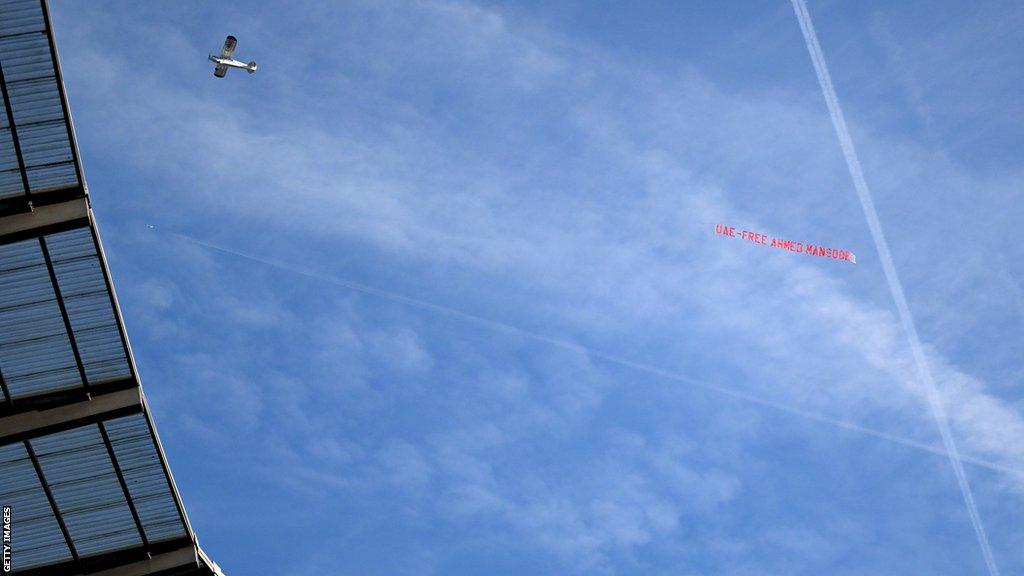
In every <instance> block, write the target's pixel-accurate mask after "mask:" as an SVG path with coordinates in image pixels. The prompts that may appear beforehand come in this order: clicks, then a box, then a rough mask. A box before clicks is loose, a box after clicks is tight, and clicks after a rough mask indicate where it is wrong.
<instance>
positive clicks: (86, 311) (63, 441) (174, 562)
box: [0, 0, 220, 576]
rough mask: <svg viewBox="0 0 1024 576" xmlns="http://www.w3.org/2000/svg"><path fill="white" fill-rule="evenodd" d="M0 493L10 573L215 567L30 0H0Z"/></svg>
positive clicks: (42, 6)
mask: <svg viewBox="0 0 1024 576" xmlns="http://www.w3.org/2000/svg"><path fill="white" fill-rule="evenodd" d="M0 91H2V93H3V99H2V102H0V105H2V110H0V389H2V398H0V505H4V506H10V507H11V512H12V514H11V521H12V534H11V536H12V538H11V546H12V554H11V560H12V568H13V572H14V573H16V574H24V575H39V576H41V575H44V574H103V575H108V576H114V575H119V576H120V575H124V576H129V575H136V574H137V575H143V574H161V575H171V574H196V575H199V574H206V575H212V574H220V570H219V569H218V568H217V566H216V564H214V563H213V562H211V561H210V560H209V558H207V557H206V555H205V554H204V553H203V552H202V550H201V549H200V548H199V546H198V542H197V540H196V536H195V533H194V532H193V531H192V528H191V526H190V525H189V522H188V517H187V515H186V514H185V509H184V507H183V505H182V502H181V497H180V496H179V494H178V491H177V488H176V487H175V483H174V479H173V477H172V476H171V471H170V468H169V467H168V465H167V458H166V457H165V456H164V452H163V449H162V448H161V446H160V440H159V438H158V437H157V434H156V429H155V428H154V425H153V420H152V417H151V416H150V412H149V409H148V407H147V404H146V398H145V395H144V394H143V392H142V388H141V386H140V383H139V378H138V374H137V372H136V370H135V362H134V359H133V358H132V353H131V348H130V346H129V344H128V339H127V335H126V334H125V329H124V324H123V322H122V319H121V314H120V310H119V308H118V305H117V298H116V296H115V294H114V289H113V285H112V284H111V280H110V273H109V271H108V269H107V264H106V259H105V257H104V254H103V246H102V244H101V242H100V237H99V233H98V231H97V228H96V224H95V220H94V217H93V213H92V209H91V207H90V203H89V196H88V193H87V189H86V186H85V181H84V179H83V177H82V167H81V162H80V159H79V156H78V149H77V144H76V142H75V135H74V128H73V126H72V123H71V116H70V113H69V110H68V104H67V98H66V96H65V93H64V85H63V81H62V79H61V73H60V64H59V61H58V59H57V50H56V46H55V43H54V39H53V34H52V32H51V27H50V20H49V15H48V12H47V5H46V2H45V0H0Z"/></svg>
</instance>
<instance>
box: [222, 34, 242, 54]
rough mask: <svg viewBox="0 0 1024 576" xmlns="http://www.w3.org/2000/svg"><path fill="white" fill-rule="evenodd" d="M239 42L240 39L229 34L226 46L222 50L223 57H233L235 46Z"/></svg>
mask: <svg viewBox="0 0 1024 576" xmlns="http://www.w3.org/2000/svg"><path fill="white" fill-rule="evenodd" d="M237 44H238V39H236V38H235V37H234V36H228V37H227V38H225V39H224V48H223V49H222V50H221V51H220V57H221V58H231V56H232V55H234V53H235V46H236V45H237Z"/></svg>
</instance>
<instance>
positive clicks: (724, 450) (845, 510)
mask: <svg viewBox="0 0 1024 576" xmlns="http://www.w3.org/2000/svg"><path fill="white" fill-rule="evenodd" d="M631 4H632V3H612V2H601V3H589V2H588V3H584V2H560V3H548V2H524V3H521V4H503V3H492V2H470V1H457V0H451V1H448V0H438V1H423V2H410V3H406V2H392V1H387V0H385V1H375V2H351V3H342V2H337V3H335V2H331V3H314V2H305V3H283V2H282V3H271V2H261V3H250V2H246V3H232V2H221V3H217V4H213V3H207V2H203V3H200V2H180V3H176V5H175V6H171V5H170V4H167V3H161V4H160V5H157V4H156V3H146V4H140V3H134V2H109V3H102V4H98V3H92V2H84V1H81V0H77V1H61V2H54V3H53V6H52V12H53V17H54V21H55V28H56V32H57V35H58V45H59V49H60V54H61V58H62V63H63V66H64V74H65V81H66V83H67V89H68V94H69V98H70V101H71V106H72V112H73V114H74V119H75V125H76V128H77V132H78V140H79V144H80V146H81V149H82V156H83V160H84V162H85V169H86V177H87V180H88V182H89V185H90V190H91V192H92V196H93V203H94V207H95V209H96V211H97V214H98V219H99V224H100V227H101V230H102V233H103V237H104V241H105V245H106V249H107V254H108V257H109V260H110V265H111V268H112V272H113V274H114V279H115V282H116V286H117V288H118V292H119V296H120V299H121V305H122V309H123V312H124V314H125V319H126V322H127V325H128V329H129V334H130V337H131V339H132V344H133V348H134V352H135V356H136V360H137V361H138V363H139V367H140V373H141V376H142V377H143V380H144V382H145V389H146V392H147V395H148V396H149V398H150V402H151V404H152V408H153V411H154V412H155V415H156V418H157V423H158V425H159V429H160V432H161V436H162V438H163V442H164V445H165V448H166V450H167V452H168V457H169V458H170V461H171V464H172V467H173V469H174V471H175V475H176V478H177V481H178V485H179V488H180V490H181V492H182V494H183V497H184V499H185V502H186V505H187V507H188V510H189V515H190V519H191V521H192V523H193V525H194V527H195V528H196V530H197V531H198V533H199V535H200V539H201V543H202V545H203V547H204V548H205V549H207V551H208V552H209V553H210V554H211V556H213V557H214V558H215V559H216V560H217V561H218V562H219V563H220V564H221V566H222V567H223V568H224V569H225V570H226V571H228V573H234V574H257V575H258V574H281V573H284V574H295V575H300V574H309V573H324V574H360V575H364V574H365V575H371V574H389V575H391V574H417V575H419V574H446V575H447V574H480V573H487V574H510V575H519V574H644V575H648V574H673V575H679V574H692V575H696V574H728V575H747V574H758V575H760V574H839V575H854V574H856V575H860V574H865V575H867V574H871V575H874V574H906V575H910V574H922V575H923V574H928V575H934V574H957V575H959V574H984V573H987V571H986V566H985V563H984V561H983V558H982V555H981V552H980V549H979V545H978V542H977V540H976V538H975V534H974V531H973V530H972V525H971V522H970V520H969V517H968V513H967V509H966V508H965V505H964V500H963V498H962V497H961V493H960V491H959V489H958V487H957V483H956V480H955V478H954V475H953V471H952V469H951V467H950V464H949V461H948V460H947V458H946V457H945V456H944V452H943V448H942V441H941V438H940V436H939V433H938V429H937V427H936V424H935V421H934V420H933V418H932V416H931V412H930V410H929V408H928V404H927V399H926V398H927V390H926V389H925V387H924V385H923V384H922V383H921V382H920V381H919V379H918V377H917V373H916V371H915V369H914V363H913V359H912V355H911V353H910V350H909V348H908V344H907V339H906V335H905V333H904V331H903V329H902V327H901V325H900V322H899V318H898V316H897V311H896V307H895V305H894V303H893V299H892V296H891V294H890V292H889V288H888V286H887V284H886V279H885V276H884V274H883V270H882V266H881V264H880V263H879V260H878V256H877V254H876V252H875V248H874V244H873V243H872V238H871V235H870V233H869V231H868V227H867V224H866V221H865V218H864V214H863V213H862V211H861V207H860V203H859V202H858V199H857V195H856V193H855V191H854V187H853V184H852V181H851V178H850V175H849V173H848V172H847V168H846V164H845V162H844V158H843V155H842V153H841V150H840V147H839V144H838V141H837V139H836V135H835V133H834V131H833V128H832V124H831V122H830V119H829V114H828V110H827V109H826V107H825V101H824V99H823V97H822V93H821V91H820V89H819V86H818V82H817V79H816V76H815V72H814V68H813V67H812V65H811V60H810V58H809V56H808V52H807V49H806V47H805V45H804V41H803V37H802V36H801V32H800V27H799V25H798V23H797V20H796V17H795V15H794V12H793V8H792V6H791V5H790V3H789V2H786V1H782V0H777V1H761V0H758V1H750V2H716V3H700V4H699V5H698V3H691V4H692V5H688V4H687V3H674V2H665V3H653V2H652V3H644V4H643V5H642V6H634V5H631ZM809 9H810V12H811V15H812V16H813V17H814V19H815V26H816V28H817V31H818V34H819V36H820V40H821V44H822V47H823V49H824V53H825V57H826V58H827V60H828V64H829V66H830V68H831V73H832V78H833V82H834V84H835V87H836V91H837V93H838V96H839V99H840V101H841V102H842V105H843V109H844V110H845V113H846V119H847V122H848V124H849V126H850V129H851V132H852V137H853V140H854V142H855V143H856V146H857V149H858V151H859V153H860V161H861V163H862V164H863V167H864V172H865V175H866V178H867V181H868V183H869V184H870V186H871V190H872V192H873V193H874V197H875V203H876V206H877V209H878V214H879V218H880V220H881V223H882V226H883V227H884V229H885V232H886V235H887V237H888V241H889V245H890V247H891V248H892V252H893V257H894V263H895V267H896V268H897V270H898V271H899V274H900V276H901V278H902V281H903V285H904V289H905V291H906V293H907V298H908V301H909V306H910V308H911V310H912V311H913V313H914V316H915V319H916V321H917V329H918V331H919V333H920V336H921V341H922V343H923V345H924V352H925V356H926V358H927V361H928V364H929V366H930V368H931V370H932V372H933V374H934V375H935V380H936V384H937V386H938V389H939V392H940V397H941V399H942V400H943V403H944V404H945V406H946V409H947V412H948V413H949V423H950V426H951V428H952V431H953V435H954V437H955V438H956V440H957V442H958V443H959V446H960V449H961V451H962V453H963V455H964V459H965V461H966V463H965V466H966V472H967V477H968V479H969V480H970V482H971V486H972V488H973V490H974V497H975V498H976V500H977V504H978V510H979V515H980V518H981V520H982V522H983V524H984V527H985V529H986V530H987V533H988V537H989V539H990V541H991V544H992V550H993V555H994V558H995V560H996V562H997V564H998V566H999V568H1000V570H1001V571H1002V573H1003V574H1014V573H1021V572H1024V547H1022V546H1021V544H1022V542H1024V523H1021V522H1020V517H1021V514H1022V511H1024V397H1022V395H1021V387H1020V383H1021V379H1022V376H1024V359H1022V357H1021V354H1020V350H1022V349H1024V332H1022V330H1021V328H1022V327H1024V267H1022V266H1024V265H1022V262H1024V248H1022V243H1021V242H1020V240H1019V239H1020V232H1019V222H1020V221H1021V217H1022V216H1024V209H1022V207H1021V203H1020V202H1019V197H1020V195H1019V191H1020V189H1021V184H1022V181H1024V173H1022V171H1021V168H1020V166H1021V160H1022V156H1024V148H1022V147H1021V146H1019V142H1020V141H1021V137H1022V136H1024V102H1022V101H1021V99H1020V98H1019V97H1018V93H1019V86H1020V85H1021V82H1022V80H1024V74H1022V69H1021V65H1020V59H1019V54H1020V47H1021V45H1022V41H1024V31H1022V30H1024V28H1022V26H1021V24H1022V23H1024V9H1022V8H1021V7H1020V5H1019V4H1016V3H1013V2H977V3H954V2H925V1H912V2H903V3H899V5H896V6H894V5H890V3H888V2H876V1H864V2H837V1H822V0H812V1H811V2H809ZM228 33H230V34H234V35H236V36H237V37H238V38H239V46H238V52H237V54H238V56H240V57H241V58H242V59H243V60H248V59H255V60H256V61H257V62H258V63H259V65H260V70H259V72H258V73H257V74H255V75H252V76H248V75H246V74H241V73H238V71H235V72H232V73H231V74H229V76H228V77H227V78H226V79H224V80H216V79H214V78H213V76H212V74H211V69H210V66H209V65H208V63H207V62H206V61H205V57H206V54H207V53H208V52H211V51H215V50H216V49H218V48H219V46H220V44H221V42H222V41H223V37H224V36H225V35H226V34H228ZM716 223H725V224H729V225H733V226H736V227H738V228H741V229H749V230H756V231H759V232H766V233H768V234H772V235H775V236H780V237H783V238H788V239H794V240H800V241H804V242H812V243H820V244H826V245H830V246H836V247H841V248H846V249H849V250H851V251H853V252H854V253H856V254H857V257H858V263H857V264H856V265H852V264H849V263H845V262H836V261H831V260H823V259H814V258H809V257H807V256H805V255H802V254H793V253H789V252H784V251H775V250H768V249H764V248H761V247H756V246H753V245H747V244H745V243H742V242H740V241H735V240H726V239H723V238H720V237H716V236H715V235H714V224H716ZM147 224H152V225H155V226H156V229H155V230H153V229H150V228H148V227H147ZM353 287H355V288H360V287H364V288H368V289H362V290H360V289H353ZM588 351H590V352H589V353H588ZM857 427H860V428H859V429H858V428H857Z"/></svg>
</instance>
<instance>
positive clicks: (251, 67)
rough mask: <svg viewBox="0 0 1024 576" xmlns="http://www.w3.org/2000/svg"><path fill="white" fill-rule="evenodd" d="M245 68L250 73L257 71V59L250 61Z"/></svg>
mask: <svg viewBox="0 0 1024 576" xmlns="http://www.w3.org/2000/svg"><path fill="white" fill-rule="evenodd" d="M245 69H246V70H248V71H249V74H252V73H253V72H255V71H256V61H255V60H253V61H251V62H249V65H248V66H246V67H245Z"/></svg>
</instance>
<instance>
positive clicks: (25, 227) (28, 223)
mask: <svg viewBox="0 0 1024 576" xmlns="http://www.w3.org/2000/svg"><path fill="white" fill-rule="evenodd" d="M88 225H89V201H88V200H86V199H85V197H79V198H73V199H71V200H68V201H65V202H60V203H58V204H48V205H45V206H39V205H38V204H37V205H36V206H35V207H34V208H33V210H32V211H31V212H22V213H20V214H11V215H10V216H0V245H2V244H10V243H13V242H19V241H21V240H27V239H29V238H34V237H36V236H42V235H45V234H52V233H54V232H63V231H64V230H69V229H72V228H81V227H85V226H88Z"/></svg>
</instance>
